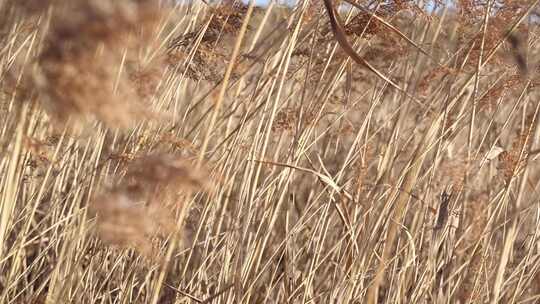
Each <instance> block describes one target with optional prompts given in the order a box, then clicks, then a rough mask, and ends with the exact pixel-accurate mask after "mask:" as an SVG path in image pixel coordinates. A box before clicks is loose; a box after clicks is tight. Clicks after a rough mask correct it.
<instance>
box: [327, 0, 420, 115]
mask: <svg viewBox="0 0 540 304" xmlns="http://www.w3.org/2000/svg"><path fill="white" fill-rule="evenodd" d="M324 5H325V7H326V11H327V12H328V17H329V18H330V25H331V26H332V32H333V33H334V37H335V38H336V40H337V41H338V43H339V45H340V46H341V48H342V49H343V51H344V52H345V53H346V54H347V55H348V56H349V57H350V58H352V59H353V60H354V61H355V62H356V63H357V64H359V65H361V66H364V67H366V68H367V69H368V70H370V71H371V72H373V73H374V74H375V75H377V77H379V78H380V79H381V80H383V81H384V82H386V83H388V84H389V85H390V86H391V87H393V88H394V89H396V90H398V91H400V92H402V93H404V94H405V95H406V96H407V97H409V98H411V99H412V100H413V101H415V102H416V103H418V104H420V105H421V106H422V107H425V105H424V104H423V103H422V102H421V101H420V100H418V99H417V98H416V97H414V96H413V95H411V94H409V93H408V92H407V91H406V90H405V89H403V88H401V87H400V86H399V85H397V84H396V83H395V82H394V81H392V80H391V79H390V78H388V77H387V76H386V75H384V74H383V73H381V72H380V71H379V70H377V69H376V68H375V67H373V66H372V65H371V64H370V63H369V62H367V61H366V60H365V59H364V58H362V57H360V55H358V53H356V51H355V50H354V49H353V47H352V46H351V44H350V43H349V41H348V40H347V36H346V35H345V31H344V30H343V25H342V23H341V21H340V19H339V17H338V15H337V12H336V9H335V8H334V5H333V3H332V0H324Z"/></svg>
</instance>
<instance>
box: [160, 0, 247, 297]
mask: <svg viewBox="0 0 540 304" xmlns="http://www.w3.org/2000/svg"><path fill="white" fill-rule="evenodd" d="M254 5H255V1H253V0H250V2H249V7H248V11H247V13H246V15H245V17H244V21H243V22H242V27H241V29H240V32H239V33H238V37H237V38H236V43H235V45H234V50H233V53H232V55H231V59H230V61H229V64H228V66H227V70H226V72H225V76H224V78H223V82H222V85H221V88H220V91H219V95H218V97H217V100H216V101H215V104H214V112H213V114H212V117H211V120H210V123H209V125H208V128H207V129H206V135H205V137H204V139H203V144H202V147H201V149H200V154H199V158H198V160H197V165H196V169H200V168H201V166H202V164H203V161H204V155H205V154H206V150H207V148H208V144H209V142H210V137H211V135H212V131H213V128H214V125H215V124H216V120H217V117H218V115H219V113H220V110H221V105H222V104H223V99H224V97H225V93H226V91H227V87H228V85H229V79H230V78H231V74H232V72H233V69H234V67H235V63H236V58H237V57H238V54H239V53H240V48H241V46H242V42H243V40H244V36H245V33H246V30H247V26H248V23H249V20H250V18H251V14H252V12H253V7H254ZM189 196H190V195H188V197H189ZM190 207H191V200H188V201H186V202H185V203H184V205H183V206H182V209H181V210H180V214H179V216H178V219H177V222H176V229H177V231H175V233H174V234H173V235H172V237H171V241H170V244H169V247H168V248H167V252H166V254H165V258H164V261H163V266H162V268H161V270H160V273H159V276H158V279H157V281H156V285H155V287H154V296H153V298H152V302H151V303H152V304H157V303H158V302H159V295H160V291H161V288H162V286H163V283H164V282H165V276H166V275H167V272H168V268H169V264H170V262H171V259H172V256H173V254H174V251H175V249H176V248H177V247H178V246H181V245H182V244H181V240H182V238H181V233H182V230H183V223H184V219H185V218H186V216H187V213H188V211H189V209H190ZM186 267H187V266H186Z"/></svg>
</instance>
